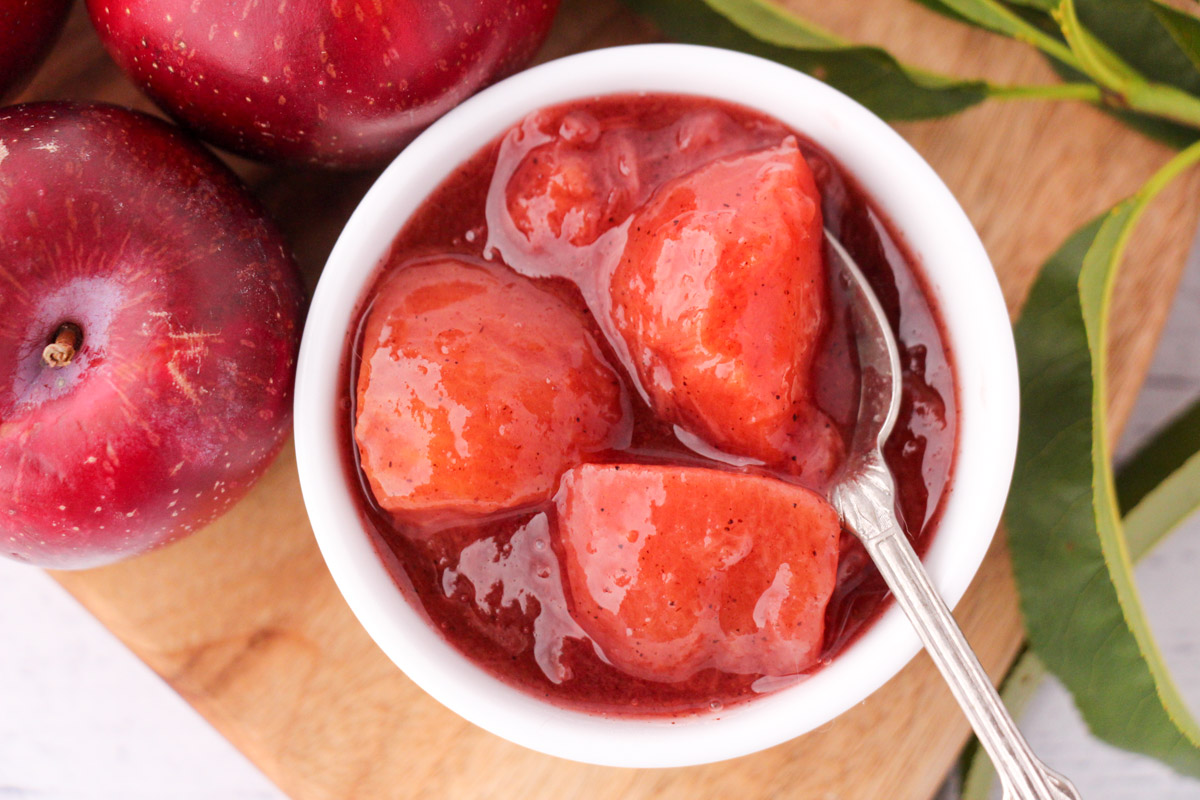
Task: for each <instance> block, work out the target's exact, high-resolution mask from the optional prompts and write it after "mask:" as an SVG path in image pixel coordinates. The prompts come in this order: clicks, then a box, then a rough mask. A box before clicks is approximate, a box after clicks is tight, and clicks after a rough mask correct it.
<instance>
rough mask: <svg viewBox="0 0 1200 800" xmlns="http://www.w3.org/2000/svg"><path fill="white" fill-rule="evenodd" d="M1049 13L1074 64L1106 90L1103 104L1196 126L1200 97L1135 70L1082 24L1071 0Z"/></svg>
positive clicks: (1061, 3) (1062, 2) (1199, 111)
mask: <svg viewBox="0 0 1200 800" xmlns="http://www.w3.org/2000/svg"><path fill="white" fill-rule="evenodd" d="M1053 16H1054V19H1055V20H1056V21H1057V22H1058V25H1059V27H1060V28H1061V29H1062V32H1063V37H1064V38H1065V39H1066V40H1067V44H1069V45H1070V47H1071V50H1072V51H1073V52H1074V53H1075V55H1076V56H1077V61H1076V68H1077V69H1079V70H1080V71H1082V72H1084V73H1086V74H1087V75H1088V77H1090V78H1091V79H1092V80H1094V81H1096V83H1098V84H1100V85H1101V86H1103V87H1104V88H1105V89H1106V90H1107V94H1106V95H1105V97H1104V103H1105V104H1106V105H1108V106H1110V107H1114V108H1117V109H1119V110H1126V109H1127V110H1130V111H1138V112H1140V113H1143V114H1149V115H1151V116H1155V117H1160V118H1162V119H1167V120H1171V121H1173V122H1178V123H1180V124H1183V125H1188V126H1191V127H1193V128H1200V98H1197V97H1195V96H1193V95H1191V94H1189V93H1187V92H1185V91H1182V90H1180V89H1177V88H1175V87H1174V86H1170V85H1167V84H1162V83H1156V82H1153V81H1150V80H1147V79H1146V78H1145V76H1143V75H1141V74H1139V73H1138V71H1137V70H1136V69H1134V68H1133V67H1132V66H1130V65H1129V64H1127V63H1126V62H1125V61H1124V60H1122V58H1121V57H1120V56H1119V55H1117V54H1116V53H1115V52H1113V51H1112V50H1111V49H1109V47H1108V46H1107V45H1105V44H1104V42H1102V41H1100V40H1099V39H1097V38H1096V37H1095V35H1093V34H1092V33H1091V32H1090V31H1089V30H1088V29H1087V28H1086V27H1084V25H1083V23H1082V22H1081V21H1080V20H1079V15H1078V13H1077V12H1076V10H1075V2H1074V0H1061V2H1060V3H1059V4H1058V7H1057V8H1055V9H1054V12H1053Z"/></svg>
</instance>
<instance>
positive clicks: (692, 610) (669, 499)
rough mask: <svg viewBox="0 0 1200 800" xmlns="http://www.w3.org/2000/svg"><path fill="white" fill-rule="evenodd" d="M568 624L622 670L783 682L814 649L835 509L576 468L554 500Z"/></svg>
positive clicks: (833, 561)
mask: <svg viewBox="0 0 1200 800" xmlns="http://www.w3.org/2000/svg"><path fill="white" fill-rule="evenodd" d="M556 504H557V513H558V531H559V535H560V537H561V540H562V549H563V552H564V553H565V561H566V573H567V578H568V585H569V587H570V591H571V595H572V597H573V598H574V616H575V621H576V622H577V623H578V624H579V625H580V626H581V627H582V628H583V629H584V630H585V631H587V633H588V635H589V636H591V637H592V638H593V639H594V640H595V641H596V643H597V644H598V645H599V646H600V648H601V650H602V651H603V653H604V656H605V657H606V658H607V659H608V660H609V661H610V662H611V663H612V664H614V665H615V666H617V667H619V668H620V669H622V670H625V671H626V672H627V673H629V674H630V675H634V676H637V677H640V678H648V679H652V680H658V681H668V682H670V681H682V680H686V679H687V678H689V677H691V676H692V675H694V674H695V673H696V672H698V671H700V670H702V669H705V668H709V667H715V668H716V669H719V670H723V671H725V672H730V673H738V674H757V675H794V674H796V673H798V672H801V671H803V670H805V669H807V668H808V667H810V666H812V665H813V663H814V662H815V661H816V660H817V658H818V657H819V655H820V652H821V644H822V641H823V635H824V631H825V606H826V605H827V604H828V602H829V598H830V596H831V595H832V593H833V588H834V583H835V580H836V577H837V563H838V538H839V535H840V533H841V526H840V524H839V523H838V517H837V512H835V511H834V510H833V507H832V506H830V505H829V503H827V502H826V501H825V500H824V499H822V498H821V497H820V495H817V494H816V493H814V492H812V491H810V490H808V489H805V488H802V487H799V486H795V485H792V484H789V483H786V482H784V481H781V480H778V479H775V478H768V477H760V476H757V475H749V474H744V473H731V472H724V471H721V470H714V469H705V468H702V467H677V466H644V465H637V464H608V465H585V466H581V467H578V468H576V469H573V470H571V471H570V472H568V473H567V474H566V475H565V476H564V478H563V485H562V488H561V489H560V491H559V494H558V495H557V497H556Z"/></svg>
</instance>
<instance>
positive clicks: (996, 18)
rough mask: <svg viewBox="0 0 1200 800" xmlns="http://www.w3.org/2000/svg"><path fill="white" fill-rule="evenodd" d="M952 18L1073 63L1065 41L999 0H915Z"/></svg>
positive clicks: (1064, 61)
mask: <svg viewBox="0 0 1200 800" xmlns="http://www.w3.org/2000/svg"><path fill="white" fill-rule="evenodd" d="M916 1H917V2H919V3H920V4H921V5H923V6H927V7H929V8H933V9H934V10H938V11H942V12H943V13H945V14H947V15H948V16H951V17H953V18H955V19H959V20H962V21H966V22H970V23H972V24H974V25H977V26H979V27H981V28H984V29H985V30H989V31H992V32H993V33H999V34H1001V35H1003V36H1009V37H1011V38H1013V39H1016V40H1018V41H1022V42H1025V43H1026V44H1030V45H1033V46H1034V47H1036V48H1038V49H1039V50H1041V51H1042V52H1044V53H1046V54H1047V55H1049V56H1052V57H1053V58H1056V59H1058V60H1059V61H1061V62H1063V63H1064V64H1067V65H1069V66H1076V63H1075V56H1074V54H1073V53H1072V52H1071V50H1070V48H1068V47H1067V46H1066V45H1065V44H1063V43H1062V42H1061V41H1059V40H1058V39H1057V38H1055V37H1053V36H1050V35H1048V34H1047V33H1045V32H1044V31H1043V30H1042V29H1041V28H1039V27H1037V26H1036V25H1034V24H1032V23H1030V22H1028V21H1026V20H1025V18H1024V17H1022V16H1021V15H1019V14H1017V13H1015V12H1014V11H1013V10H1012V9H1010V8H1008V6H1006V5H1004V4H1003V3H1001V2H999V0H916Z"/></svg>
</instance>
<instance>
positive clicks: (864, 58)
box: [626, 0, 988, 119]
mask: <svg viewBox="0 0 1200 800" xmlns="http://www.w3.org/2000/svg"><path fill="white" fill-rule="evenodd" d="M626 2H627V4H628V5H629V6H631V7H632V8H633V9H634V10H635V11H638V12H640V13H642V14H645V15H646V16H648V17H649V18H650V19H652V20H653V21H654V22H655V24H657V25H658V27H659V28H660V29H661V30H662V32H663V33H665V34H666V35H667V36H668V37H670V38H672V39H676V40H679V41H687V42H693V43H696V44H705V45H711V46H714V47H724V48H728V49H730V50H741V51H742V52H746V53H753V54H754V55H758V56H762V57H764V58H769V59H771V60H773V61H778V62H780V63H781V64H785V65H787V66H789V67H792V68H794V69H798V70H802V71H803V72H807V73H810V74H813V75H815V76H817V77H819V78H820V79H821V80H823V81H825V82H826V83H828V84H830V85H831V86H833V87H835V88H837V89H839V90H841V91H843V92H845V93H846V94H848V95H850V96H851V97H853V98H854V99H856V100H858V101H859V102H860V103H862V104H863V105H865V106H866V107H867V108H869V109H871V110H872V111H874V112H875V113H876V114H878V115H880V116H881V117H885V118H887V119H926V118H930V117H938V116H943V115H946V114H953V113H955V112H957V111H961V110H962V109H964V108H968V107H970V106H973V105H975V104H976V103H978V102H980V101H982V100H984V99H985V98H987V97H988V85H987V84H986V83H985V82H983V81H976V80H958V79H955V78H950V77H945V76H940V75H935V74H933V73H929V72H925V71H923V70H919V69H915V68H911V67H907V66H905V65H903V64H901V63H900V62H899V61H897V60H896V59H895V58H894V57H893V56H892V55H890V54H889V53H887V52H886V51H884V50H882V49H880V48H877V47H866V46H861V45H856V44H853V43H851V42H847V41H846V40H844V39H842V38H840V37H838V36H835V35H834V34H832V33H829V32H828V31H825V30H822V29H821V28H819V27H817V26H815V25H811V24H809V23H808V22H806V21H805V20H802V19H800V18H798V17H796V16H794V15H792V14H790V13H788V12H787V11H786V10H784V9H782V8H780V7H778V6H775V5H773V4H771V3H769V2H766V1H765V0H707V4H705V3H702V2H699V0H626Z"/></svg>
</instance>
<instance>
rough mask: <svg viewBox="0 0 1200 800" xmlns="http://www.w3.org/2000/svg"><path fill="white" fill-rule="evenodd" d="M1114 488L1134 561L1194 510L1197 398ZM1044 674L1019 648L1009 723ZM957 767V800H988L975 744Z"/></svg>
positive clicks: (1198, 473)
mask: <svg viewBox="0 0 1200 800" xmlns="http://www.w3.org/2000/svg"><path fill="white" fill-rule="evenodd" d="M1116 484H1117V495H1118V497H1119V498H1120V504H1121V509H1122V511H1123V512H1124V513H1125V517H1124V519H1123V520H1122V523H1123V525H1124V526H1125V540H1126V541H1127V542H1128V544H1129V557H1130V558H1131V559H1132V560H1133V561H1134V562H1137V561H1140V560H1141V559H1142V557H1143V556H1145V555H1146V554H1147V553H1148V552H1150V550H1152V549H1153V548H1154V546H1155V545H1156V544H1158V543H1159V542H1161V541H1162V540H1163V539H1165V538H1166V536H1167V534H1169V533H1170V532H1171V531H1173V530H1175V528H1176V527H1178V525H1179V524H1180V523H1182V522H1183V521H1184V520H1186V519H1187V518H1188V517H1191V516H1192V515H1193V514H1196V513H1197V512H1200V400H1197V401H1196V402H1195V403H1194V404H1193V405H1192V406H1191V407H1190V408H1189V409H1188V410H1187V411H1185V412H1184V413H1182V414H1180V415H1179V416H1178V417H1176V418H1175V420H1174V421H1173V422H1171V423H1170V424H1168V425H1167V426H1166V427H1164V428H1163V429H1162V430H1161V431H1159V432H1158V433H1156V434H1155V435H1154V437H1153V438H1152V439H1151V440H1150V441H1148V442H1146V443H1145V444H1143V445H1142V447H1141V448H1140V449H1139V450H1138V452H1137V453H1135V454H1134V455H1133V456H1132V457H1131V458H1130V459H1129V460H1128V461H1126V462H1125V464H1123V465H1122V466H1121V468H1120V469H1119V470H1118V471H1117V478H1116ZM1045 676H1046V667H1045V666H1044V665H1043V664H1042V662H1041V661H1040V660H1039V659H1038V657H1037V656H1036V655H1034V654H1033V653H1032V652H1031V651H1029V650H1028V649H1026V650H1024V651H1023V652H1022V653H1021V655H1020V656H1019V657H1018V658H1017V660H1016V662H1015V663H1014V664H1013V666H1012V669H1010V670H1009V672H1008V676H1007V677H1006V678H1005V679H1004V683H1003V685H1002V686H1001V688H1000V699H1001V700H1003V701H1004V705H1005V707H1007V708H1008V712H1009V713H1010V714H1012V716H1013V718H1014V719H1020V717H1021V715H1022V714H1023V713H1024V711H1025V709H1026V707H1028V705H1029V701H1030V700H1031V699H1033V696H1034V694H1035V693H1036V692H1037V688H1038V687H1039V686H1040V685H1041V683H1042V679H1043V678H1045ZM963 765H964V769H963V789H962V795H961V797H960V800H989V798H990V797H991V796H992V786H993V784H994V783H995V782H996V769H995V767H994V766H993V765H992V762H991V760H990V759H989V758H988V756H987V753H985V752H984V751H983V748H982V747H980V746H979V743H978V741H974V742H972V744H971V746H970V747H968V749H967V751H966V752H964V754H963Z"/></svg>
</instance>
